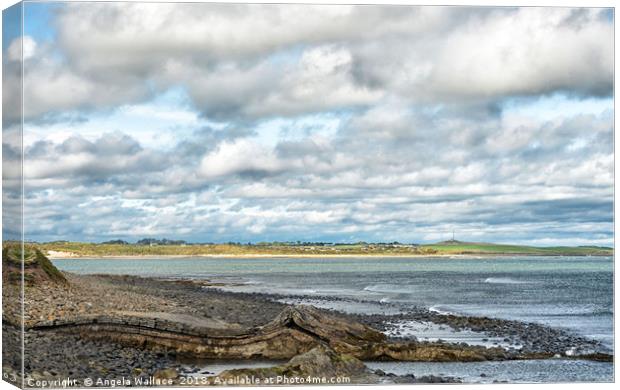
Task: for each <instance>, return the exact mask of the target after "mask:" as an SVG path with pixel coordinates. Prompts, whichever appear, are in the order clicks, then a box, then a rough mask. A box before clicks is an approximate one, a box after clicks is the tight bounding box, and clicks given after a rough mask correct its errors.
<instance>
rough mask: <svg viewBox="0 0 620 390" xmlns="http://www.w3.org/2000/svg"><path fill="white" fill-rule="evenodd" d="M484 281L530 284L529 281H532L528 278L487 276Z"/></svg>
mask: <svg viewBox="0 0 620 390" xmlns="http://www.w3.org/2000/svg"><path fill="white" fill-rule="evenodd" d="M484 282H485V283H491V284H529V283H532V282H528V281H526V280H517V279H512V278H486V279H485V280H484Z"/></svg>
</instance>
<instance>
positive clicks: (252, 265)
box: [53, 256, 614, 383]
mask: <svg viewBox="0 0 620 390" xmlns="http://www.w3.org/2000/svg"><path fill="white" fill-rule="evenodd" d="M53 262H54V264H55V265H56V266H57V267H58V268H59V269H61V270H63V271H69V272H73V273H78V274H127V275H137V276H145V277H157V278H164V279H193V280H208V281H210V282H213V283H217V284H222V286H221V287H219V288H222V289H225V290H228V291H239V292H260V293H269V294H281V295H283V296H285V297H284V298H281V300H283V301H286V302H291V303H308V304H313V305H316V306H321V307H327V308H333V309H337V310H342V311H348V312H356V313H384V314H393V313H395V312H399V311H406V310H407V307H425V308H428V309H429V310H432V311H437V312H439V313H453V314H460V315H470V316H486V317H494V318H502V319H509V320H520V321H527V322H535V323H540V324H545V325H548V326H552V327H555V328H563V329H566V330H568V331H570V332H572V333H574V334H578V335H581V336H585V337H587V338H590V339H595V340H599V341H600V342H601V343H602V344H603V345H604V346H605V347H607V348H608V349H610V350H613V344H614V327H613V291H614V290H613V283H614V277H613V275H614V262H613V257H595V256H593V257H586V256H578V257H571V256H544V257H540V256H493V257H491V256H485V257H466V256H455V257H415V258H406V257H334V258H323V257H322V258H284V257H262V258H233V257H221V258H220V257H187V258H139V259H137V258H114V259H96V258H93V259H55V260H53ZM287 297H290V298H287ZM333 298H336V299H333ZM395 325H396V326H397V327H398V328H399V329H400V330H401V331H402V332H404V333H406V332H407V331H410V332H411V333H412V334H416V335H419V336H421V337H419V338H421V339H428V340H434V339H439V338H441V339H443V340H446V341H465V342H470V343H472V344H476V343H480V344H483V345H484V343H485V342H486V343H489V342H490V341H489V340H488V338H483V335H472V334H469V333H467V332H454V331H452V330H450V329H445V328H444V327H437V326H434V325H433V324H420V323H417V324H406V323H404V324H395ZM483 340H484V341H483ZM491 341H492V340H491ZM367 365H368V366H370V367H371V368H376V369H381V370H383V371H385V372H393V373H395V374H414V375H416V376H421V375H430V374H433V375H439V374H442V375H444V376H453V377H458V378H460V379H461V380H463V381H464V382H481V383H486V382H494V381H500V382H501V381H508V382H511V383H538V382H556V383H557V382H575V381H580V382H601V381H602V382H609V381H613V363H601V362H591V361H584V360H566V359H551V360H544V361H543V360H541V361H535V360H532V361H515V362H483V363H413V362H370V363H368V364H367ZM241 366H243V365H241ZM226 367H230V365H227V366H226Z"/></svg>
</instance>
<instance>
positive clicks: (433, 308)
mask: <svg viewBox="0 0 620 390" xmlns="http://www.w3.org/2000/svg"><path fill="white" fill-rule="evenodd" d="M428 311H432V312H434V313H437V314H443V315H455V314H456V313H455V312H453V311H450V310H448V309H446V308H445V307H441V306H431V307H429V308H428Z"/></svg>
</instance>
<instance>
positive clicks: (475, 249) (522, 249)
mask: <svg viewBox="0 0 620 390" xmlns="http://www.w3.org/2000/svg"><path fill="white" fill-rule="evenodd" d="M424 248H428V249H433V250H436V251H437V252H438V253H446V254H519V255H543V256H544V255H554V256H592V255H594V256H596V255H600V256H610V255H613V249H612V248H606V247H597V246H577V247H567V246H555V247H535V246H524V245H506V244H490V243H467V242H458V241H457V242H450V243H439V244H433V245H424Z"/></svg>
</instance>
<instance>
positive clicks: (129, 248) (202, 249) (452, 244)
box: [37, 241, 613, 257]
mask: <svg viewBox="0 0 620 390" xmlns="http://www.w3.org/2000/svg"><path fill="white" fill-rule="evenodd" d="M37 246H38V247H39V248H41V250H42V251H43V252H44V253H47V252H49V251H55V252H65V253H68V254H71V255H72V256H75V257H97V256H201V255H213V256H215V255H226V256H235V255H237V256H251V255H262V256H268V255H276V256H277V255H281V256H286V255H290V256H303V255H312V256H330V255H360V256H382V255H383V256H389V255H393V256H416V255H417V256H424V255H467V254H476V255H485V254H487V255H491V254H507V255H547V256H558V255H560V256H609V255H613V249H612V248H605V247H593V246H588V247H586V246H582V247H533V246H520V245H503V244H490V243H466V242H460V241H448V242H443V243H437V244H430V245H420V246H414V245H402V244H397V245H394V244H365V243H358V244H342V245H312V244H306V245H286V244H262V245H250V244H200V245H198V244H196V245H189V244H188V245H159V246H157V245H156V246H148V245H136V244H128V245H120V244H95V243H81V242H54V243H42V244H37Z"/></svg>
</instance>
